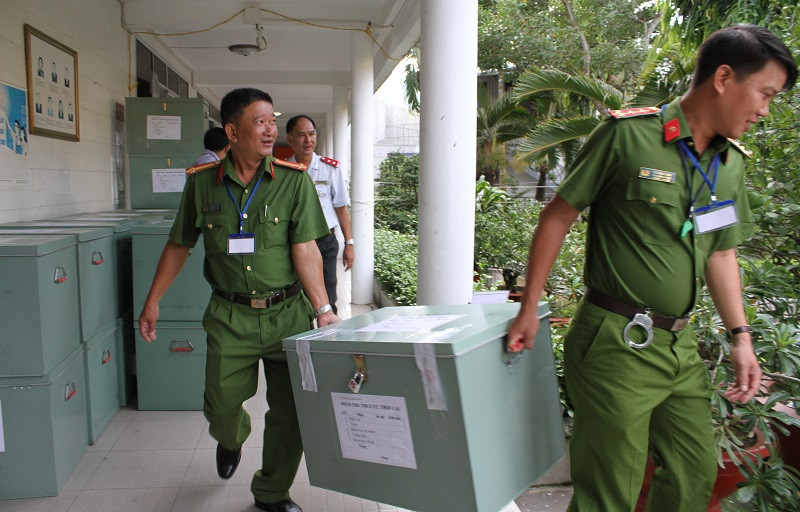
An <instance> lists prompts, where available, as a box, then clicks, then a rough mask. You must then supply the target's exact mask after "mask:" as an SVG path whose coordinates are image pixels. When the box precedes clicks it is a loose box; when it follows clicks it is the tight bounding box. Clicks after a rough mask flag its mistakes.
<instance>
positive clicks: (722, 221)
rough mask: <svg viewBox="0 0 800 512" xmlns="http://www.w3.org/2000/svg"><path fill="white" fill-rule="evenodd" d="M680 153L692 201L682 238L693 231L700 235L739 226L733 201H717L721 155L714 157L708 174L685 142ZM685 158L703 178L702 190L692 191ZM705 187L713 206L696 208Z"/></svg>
mask: <svg viewBox="0 0 800 512" xmlns="http://www.w3.org/2000/svg"><path fill="white" fill-rule="evenodd" d="M678 152H679V153H680V155H681V161H682V163H683V169H684V172H685V174H686V182H687V184H688V187H689V201H690V204H689V214H688V217H687V219H686V220H685V221H684V222H683V226H682V227H681V233H680V236H681V238H683V237H685V236H686V235H687V234H688V232H689V231H691V230H692V229H694V232H695V233H696V234H698V235H699V234H703V233H710V232H712V231H717V230H720V229H724V228H727V227H730V226H735V225H736V224H738V223H739V215H738V213H737V211H736V205H735V204H734V202H733V200H732V199H729V200H727V201H717V196H716V187H717V176H718V174H719V160H720V157H719V154H717V155H715V156H714V158H713V160H712V162H711V166H710V167H709V172H708V173H706V172H705V171H704V170H703V167H702V166H701V165H700V162H698V161H697V159H696V158H695V156H694V155H693V154H692V152H691V151H690V150H689V148H688V147H687V146H686V143H685V142H684V141H679V142H678ZM684 158H687V159H688V160H689V161H690V162H691V163H692V165H693V167H694V169H696V170H697V171H698V172H699V173H700V176H702V178H703V182H702V183H701V184H700V188H699V189H698V190H697V191H696V192H693V190H692V180H691V172H690V171H689V169H688V168H687V165H686V160H684ZM704 186H707V187H708V190H709V191H710V192H711V204H709V205H706V206H700V207H697V208H695V206H694V204H695V201H696V200H697V198H698V196H699V195H700V191H701V190H702V189H703V187H704Z"/></svg>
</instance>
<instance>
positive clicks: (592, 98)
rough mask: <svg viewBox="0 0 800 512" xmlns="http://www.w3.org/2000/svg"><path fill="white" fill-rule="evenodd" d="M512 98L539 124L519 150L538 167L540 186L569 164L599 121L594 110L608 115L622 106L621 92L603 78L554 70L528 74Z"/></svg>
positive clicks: (520, 82) (528, 160)
mask: <svg viewBox="0 0 800 512" xmlns="http://www.w3.org/2000/svg"><path fill="white" fill-rule="evenodd" d="M510 96H511V98H512V99H513V100H514V101H516V102H517V103H519V104H522V105H525V106H527V107H528V108H529V112H531V115H532V116H533V117H534V118H535V119H538V120H540V121H539V122H538V123H532V124H535V127H534V128H533V129H532V130H530V131H528V132H527V133H526V134H525V136H524V138H523V139H522V141H521V142H520V144H519V147H518V149H517V155H518V157H519V158H520V159H522V160H524V161H526V162H528V163H530V164H532V165H537V167H538V169H539V176H540V178H539V182H540V185H544V180H545V179H546V177H547V174H548V173H549V172H551V171H553V170H554V169H556V168H557V167H559V165H563V166H565V167H568V166H569V164H570V163H571V162H572V160H573V159H574V157H575V155H576V153H577V151H578V149H579V148H580V145H581V139H583V138H584V137H585V136H587V135H588V134H589V133H590V132H591V131H592V130H593V129H594V127H595V126H597V124H598V123H599V122H600V119H599V117H598V116H597V115H596V112H598V111H599V112H600V113H601V114H603V115H606V114H607V113H608V111H609V110H612V109H619V108H621V107H622V104H623V94H622V92H620V91H619V90H617V89H615V88H614V87H612V86H610V85H608V84H607V83H605V82H603V81H602V80H599V79H596V78H591V77H588V76H585V75H582V74H575V75H570V74H568V73H564V72H563V71H558V70H554V69H540V70H529V71H526V72H525V73H523V74H522V75H521V76H520V78H519V80H518V81H517V83H516V84H515V86H514V88H513V90H512V93H511V95H510ZM539 190H541V191H543V188H542V187H540V188H539Z"/></svg>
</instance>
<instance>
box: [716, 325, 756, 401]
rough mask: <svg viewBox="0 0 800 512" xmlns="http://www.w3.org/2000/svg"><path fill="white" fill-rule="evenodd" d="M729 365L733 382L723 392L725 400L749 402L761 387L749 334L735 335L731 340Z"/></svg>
mask: <svg viewBox="0 0 800 512" xmlns="http://www.w3.org/2000/svg"><path fill="white" fill-rule="evenodd" d="M737 338H739V339H737ZM731 363H732V364H733V374H734V378H735V381H734V384H733V386H732V387H730V388H729V389H728V391H726V392H725V398H727V399H728V400H732V401H735V402H741V403H744V402H749V401H750V400H751V399H752V398H753V397H754V396H755V395H756V393H757V392H758V389H759V387H761V377H762V374H761V366H760V365H759V364H758V359H757V358H756V355H755V353H754V352H753V345H752V343H751V341H750V333H742V334H737V335H736V336H734V337H733V339H732V340H731Z"/></svg>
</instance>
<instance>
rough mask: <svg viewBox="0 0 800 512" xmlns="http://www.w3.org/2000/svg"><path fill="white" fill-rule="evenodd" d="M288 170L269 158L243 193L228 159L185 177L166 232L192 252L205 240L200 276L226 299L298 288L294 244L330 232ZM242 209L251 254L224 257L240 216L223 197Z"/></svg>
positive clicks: (309, 187) (303, 183) (302, 181)
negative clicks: (252, 245) (250, 236)
mask: <svg viewBox="0 0 800 512" xmlns="http://www.w3.org/2000/svg"><path fill="white" fill-rule="evenodd" d="M296 165H297V164H291V163H288V162H283V161H281V160H276V159H274V158H272V157H267V158H265V159H264V161H263V162H262V163H261V166H260V167H259V169H258V171H257V172H256V175H255V177H254V178H253V180H252V181H251V182H250V183H249V184H248V185H247V186H245V185H244V184H243V183H242V181H241V180H240V179H239V177H238V176H237V175H236V172H235V170H234V168H233V163H232V162H231V160H230V159H229V158H225V159H224V160H223V161H222V162H221V164H220V165H219V166H213V167H212V168H209V169H206V170H202V171H200V172H198V173H196V174H193V175H191V176H188V177H187V180H186V186H185V187H184V190H183V196H182V197H181V205H180V208H179V209H178V214H177V216H176V218H175V223H174V224H173V226H172V230H171V231H170V235H169V238H170V240H171V241H173V242H175V243H177V244H180V245H182V246H185V247H194V246H195V244H196V243H197V239H198V237H199V236H200V234H201V233H202V235H203V245H204V247H205V252H206V259H205V263H204V267H203V274H204V276H205V278H206V280H207V281H208V282H209V284H210V285H211V286H212V287H214V288H217V289H219V290H222V291H225V292H228V293H238V294H242V295H248V296H252V297H256V298H258V297H263V296H267V295H270V294H272V293H274V292H276V291H279V290H281V289H283V288H286V287H287V286H290V285H292V284H293V283H294V282H295V281H297V273H296V272H295V269H294V265H293V263H292V256H291V245H292V244H297V243H303V242H309V241H311V240H315V239H317V238H319V237H321V236H324V235H326V234H328V232H329V231H328V225H327V224H326V222H325V216H324V215H323V213H322V208H321V207H320V204H319V199H317V191H316V189H315V187H314V183H313V181H312V180H311V178H310V177H309V176H308V174H307V173H306V172H305V171H303V170H297V169H294V168H292V166H296ZM259 178H261V183H260V185H259V186H258V189H257V190H256V191H255V196H253V199H252V201H251V203H250V205H249V207H248V209H247V211H246V212H243V213H246V214H247V218H246V219H245V220H244V230H243V232H244V233H253V234H254V235H255V253H254V254H234V255H229V254H228V236H229V235H231V234H236V233H239V213H238V211H237V208H236V205H234V204H233V201H232V200H231V197H230V196H229V194H228V187H226V186H225V185H226V183H227V185H228V186H229V187H230V190H231V192H232V193H233V197H234V198H235V199H236V200H237V201H238V202H239V208H244V205H245V203H246V202H247V200H248V198H249V197H250V195H252V194H253V188H254V187H255V185H256V183H257V181H258V180H259Z"/></svg>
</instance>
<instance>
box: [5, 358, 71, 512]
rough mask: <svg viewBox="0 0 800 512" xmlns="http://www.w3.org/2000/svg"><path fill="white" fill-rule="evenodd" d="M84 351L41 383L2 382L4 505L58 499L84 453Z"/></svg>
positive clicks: (18, 379)
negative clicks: (17, 500)
mask: <svg viewBox="0 0 800 512" xmlns="http://www.w3.org/2000/svg"><path fill="white" fill-rule="evenodd" d="M85 400H86V387H85V386H84V369H83V348H82V347H80V346H78V347H76V348H75V350H74V351H73V352H72V353H71V354H69V355H68V357H67V358H65V359H64V360H63V361H62V362H61V363H60V364H59V365H58V366H57V367H56V368H54V369H53V370H52V371H50V372H48V373H47V374H45V375H41V376H37V377H4V378H0V416H2V418H0V419H2V425H3V428H2V439H0V446H2V448H3V449H0V499H10V498H32V497H37V496H56V495H58V493H59V491H60V490H61V489H62V488H63V487H64V484H65V483H66V482H67V480H68V479H69V477H70V475H71V474H72V472H73V470H74V469H75V467H76V466H77V465H78V463H79V462H80V460H81V457H83V455H84V453H85V452H86V402H85Z"/></svg>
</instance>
